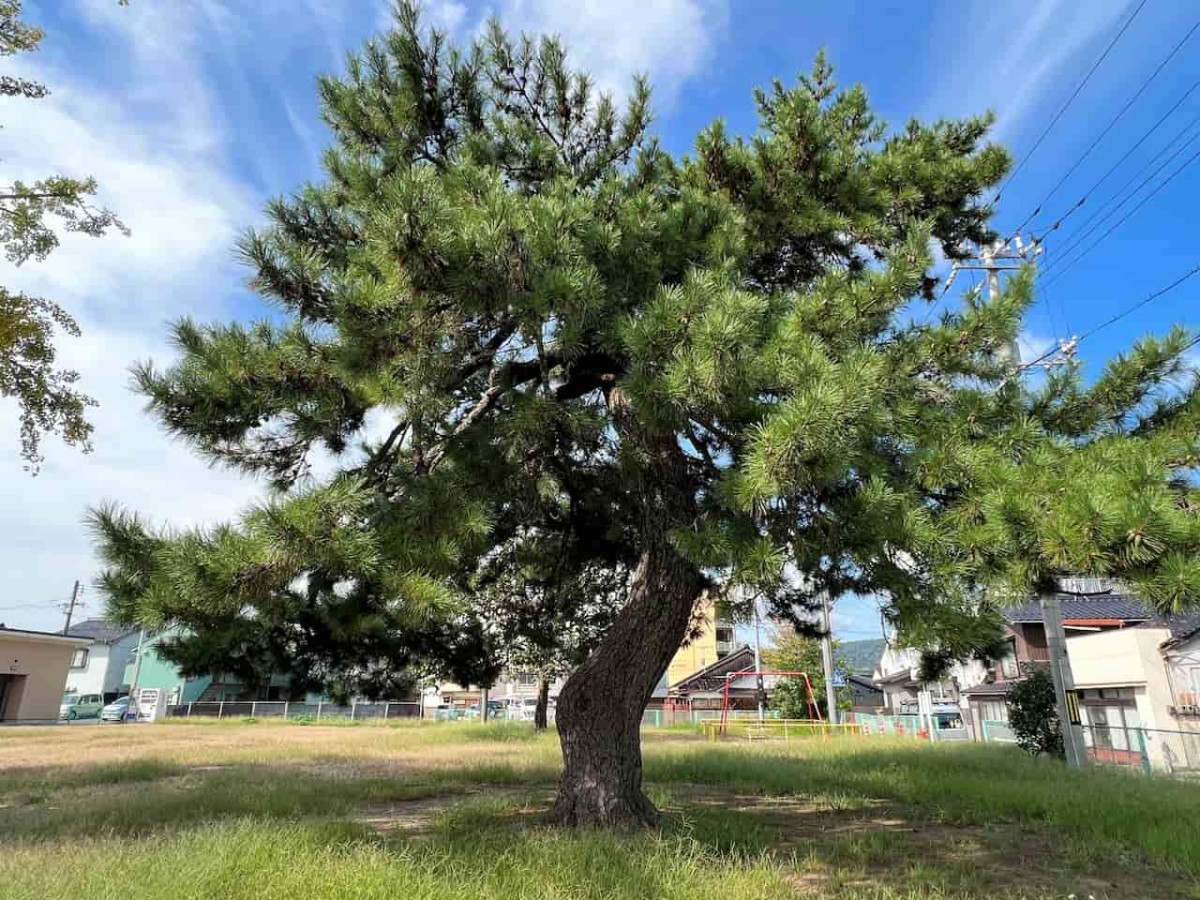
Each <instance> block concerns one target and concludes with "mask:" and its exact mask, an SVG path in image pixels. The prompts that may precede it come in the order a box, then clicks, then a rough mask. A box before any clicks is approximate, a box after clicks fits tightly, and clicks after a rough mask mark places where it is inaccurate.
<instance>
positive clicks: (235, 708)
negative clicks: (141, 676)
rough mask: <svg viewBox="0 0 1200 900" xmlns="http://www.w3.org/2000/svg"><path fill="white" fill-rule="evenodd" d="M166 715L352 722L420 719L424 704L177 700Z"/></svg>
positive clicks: (177, 716)
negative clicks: (185, 701)
mask: <svg viewBox="0 0 1200 900" xmlns="http://www.w3.org/2000/svg"><path fill="white" fill-rule="evenodd" d="M166 713H167V718H172V719H180V718H184V719H186V718H195V719H245V718H250V719H287V720H293V721H296V720H299V721H310V720H311V721H316V722H321V721H338V720H347V721H351V722H372V721H380V722H381V721H386V720H389V719H420V718H422V715H421V704H420V703H416V702H411V701H381V702H379V703H351V704H349V705H341V704H337V703H325V702H318V703H302V702H290V701H285V700H209V701H202V702H197V703H177V704H174V705H172V706H168V707H167V709H166Z"/></svg>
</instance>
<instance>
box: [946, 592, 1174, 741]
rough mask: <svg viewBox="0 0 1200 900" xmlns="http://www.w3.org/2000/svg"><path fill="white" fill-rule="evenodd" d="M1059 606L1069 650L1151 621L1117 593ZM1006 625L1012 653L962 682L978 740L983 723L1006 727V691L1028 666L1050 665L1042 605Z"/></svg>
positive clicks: (1013, 614) (1012, 616) (1017, 612)
mask: <svg viewBox="0 0 1200 900" xmlns="http://www.w3.org/2000/svg"><path fill="white" fill-rule="evenodd" d="M1060 603H1061V606H1062V618H1063V630H1064V631H1065V632H1066V635H1067V642H1068V647H1069V646H1070V643H1071V642H1072V641H1073V640H1074V639H1075V638H1076V637H1078V636H1081V635H1089V634H1097V633H1102V632H1107V631H1113V630H1120V629H1125V628H1130V627H1132V626H1135V625H1140V624H1141V623H1143V622H1145V621H1146V620H1147V619H1149V618H1150V613H1149V612H1148V611H1147V610H1146V607H1145V606H1144V605H1142V604H1141V603H1140V602H1138V601H1137V600H1134V599H1132V598H1131V597H1130V596H1129V595H1128V594H1125V593H1122V592H1120V591H1119V590H1110V591H1099V592H1096V593H1094V594H1091V595H1089V596H1087V597H1077V596H1064V597H1063V598H1062V599H1061V600H1060ZM1005 619H1006V620H1007V623H1008V624H1007V628H1006V637H1007V639H1008V644H1009V649H1008V652H1006V653H1005V654H1004V655H1003V656H1002V657H1001V658H1000V659H998V660H996V661H994V662H993V663H992V664H991V665H990V666H986V667H985V666H982V665H980V664H978V663H976V664H974V667H973V674H972V675H970V676H964V677H962V678H961V680H960V682H959V689H960V691H959V692H960V696H961V700H962V702H960V706H962V707H963V713H964V718H966V720H967V721H968V723H969V725H970V727H971V728H972V730H973V731H974V733H975V734H976V735H982V734H983V731H984V728H983V723H984V722H1007V721H1008V706H1007V704H1006V702H1005V697H1006V695H1007V694H1008V689H1009V688H1010V687H1011V686H1012V685H1013V683H1015V682H1017V681H1020V680H1021V679H1022V678H1023V677H1024V670H1025V667H1026V666H1027V665H1028V664H1031V663H1033V664H1040V665H1045V664H1047V663H1048V662H1049V660H1050V649H1049V644H1048V643H1047V641H1046V627H1045V625H1044V624H1043V620H1042V607H1041V604H1040V603H1037V602H1032V603H1027V604H1025V605H1024V606H1020V607H1016V608H1014V609H1010V610H1008V611H1006V613H1005ZM960 674H961V673H960ZM1076 681H1078V678H1077V679H1076Z"/></svg>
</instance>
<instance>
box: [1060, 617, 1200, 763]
mask: <svg viewBox="0 0 1200 900" xmlns="http://www.w3.org/2000/svg"><path fill="white" fill-rule="evenodd" d="M1067 655H1068V656H1069V657H1070V660H1071V673H1072V676H1073V677H1074V680H1075V687H1076V689H1077V690H1078V691H1079V707H1080V718H1081V719H1082V721H1083V724H1084V726H1085V728H1084V740H1085V743H1086V744H1087V746H1088V748H1089V749H1090V750H1091V752H1092V753H1093V755H1096V756H1097V757H1099V758H1106V757H1110V758H1111V759H1112V760H1113V761H1118V762H1122V761H1124V762H1130V761H1134V760H1136V759H1139V758H1141V757H1142V754H1143V753H1144V758H1145V759H1146V761H1148V762H1149V765H1150V767H1151V768H1154V769H1163V770H1168V771H1170V770H1175V769H1197V768H1200V734H1194V735H1186V734H1180V732H1193V733H1195V732H1200V710H1196V711H1193V710H1194V709H1195V706H1196V705H1195V704H1194V703H1192V702H1191V701H1194V700H1196V699H1197V696H1196V695H1197V693H1198V692H1200V618H1197V617H1175V618H1168V619H1159V620H1152V621H1150V622H1147V623H1145V624H1143V625H1138V626H1136V627H1133V628H1123V629H1120V630H1118V631H1105V632H1099V633H1097V634H1088V635H1078V636H1073V637H1071V638H1070V639H1068V640H1067ZM1193 680H1194V684H1193Z"/></svg>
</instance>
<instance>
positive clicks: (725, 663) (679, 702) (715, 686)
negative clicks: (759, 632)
mask: <svg viewBox="0 0 1200 900" xmlns="http://www.w3.org/2000/svg"><path fill="white" fill-rule="evenodd" d="M753 671H754V650H753V649H751V647H750V646H749V645H743V646H742V647H741V648H739V649H738V650H735V651H734V652H733V653H730V654H727V655H725V656H722V657H721V658H720V659H718V660H715V661H714V662H711V663H709V664H708V665H707V666H704V667H703V668H701V669H699V670H698V671H695V672H692V673H690V674H689V675H688V676H686V677H685V678H681V679H679V680H678V681H676V682H675V683H673V684H672V685H671V686H670V695H669V697H668V698H667V705H668V706H672V705H673V706H675V707H676V708H678V707H686V708H688V709H692V710H719V709H720V708H721V706H722V704H723V702H724V698H725V692H726V684H728V691H729V706H730V708H731V709H757V708H758V678H757V676H755V675H737V674H736V673H738V672H753ZM730 676H732V677H730ZM779 680H780V676H778V675H764V676H763V687H764V688H765V689H766V690H767V692H768V693H769V692H770V690H771V689H772V688H773V687H774V686H775V685H776V684H778V683H779Z"/></svg>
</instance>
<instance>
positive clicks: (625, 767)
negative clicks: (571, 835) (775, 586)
mask: <svg viewBox="0 0 1200 900" xmlns="http://www.w3.org/2000/svg"><path fill="white" fill-rule="evenodd" d="M704 585H705V581H704V578H703V576H702V575H701V573H700V572H699V571H698V570H697V569H696V567H695V566H693V565H692V564H691V563H689V562H687V561H686V560H684V559H682V558H681V557H680V556H679V555H678V554H677V553H676V552H675V551H674V550H673V549H672V548H671V547H670V545H669V543H668V541H667V540H666V536H665V534H663V535H659V536H658V539H656V540H654V541H653V542H652V544H651V546H649V547H648V548H647V549H645V550H644V551H643V553H642V555H641V557H640V560H639V563H638V566H637V569H636V571H635V572H634V576H633V581H632V583H631V586H630V591H629V599H628V601H627V603H626V605H625V608H624V609H623V610H622V611H621V613H620V615H618V617H617V619H616V621H615V622H614V623H613V625H612V627H611V628H610V629H609V631H608V633H607V634H606V635H605V636H604V639H603V641H601V643H600V645H599V646H598V647H597V648H596V650H595V651H594V652H593V653H592V655H591V656H589V657H588V659H587V661H586V662H585V663H584V664H583V665H582V666H580V667H579V669H577V670H576V671H575V672H574V673H573V674H572V675H571V677H570V678H569V679H568V680H567V683H566V685H565V686H564V687H563V690H562V693H561V694H560V695H559V697H558V706H557V714H556V722H557V725H558V734H559V740H560V741H561V743H562V749H563V774H562V779H561V781H560V782H559V788H558V797H557V799H556V800H555V803H554V809H553V811H552V813H551V818H552V820H553V821H555V822H557V823H558V824H561V825H569V826H573V827H613V826H624V827H641V826H647V825H653V824H654V823H656V822H657V821H658V810H657V809H655V807H654V804H653V803H651V802H650V800H649V798H647V797H646V795H645V794H644V793H642V747H641V724H642V712H643V711H644V710H645V708H646V704H647V703H648V702H649V701H650V696H651V694H653V692H654V687H655V685H656V684H657V683H658V681H659V679H660V678H661V677H662V675H663V672H665V671H666V669H667V665H668V664H669V663H670V661H671V657H672V656H674V654H675V652H676V651H677V650H678V649H679V645H680V644H681V643H682V641H683V639H684V637H685V636H686V634H687V629H688V623H689V622H690V620H691V615H692V610H693V608H694V606H695V604H696V600H697V599H698V597H699V596H700V593H701V591H703V589H704Z"/></svg>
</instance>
